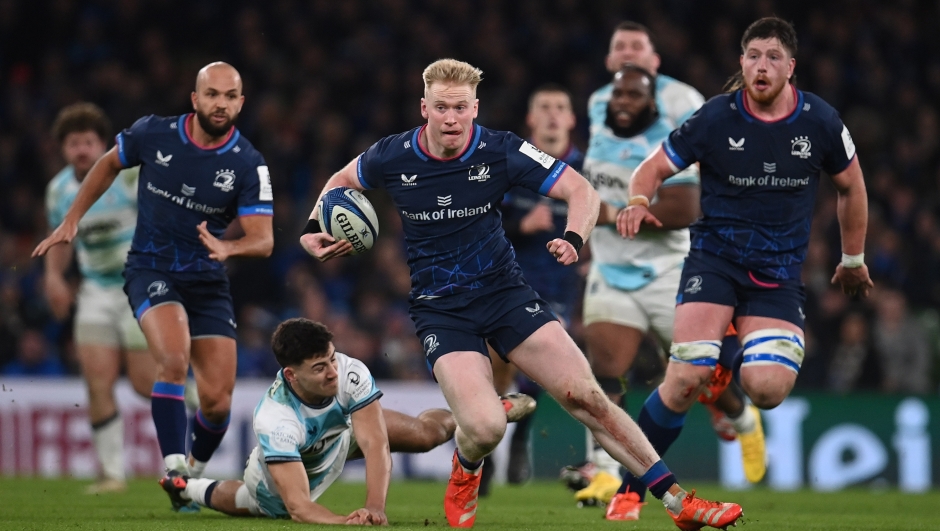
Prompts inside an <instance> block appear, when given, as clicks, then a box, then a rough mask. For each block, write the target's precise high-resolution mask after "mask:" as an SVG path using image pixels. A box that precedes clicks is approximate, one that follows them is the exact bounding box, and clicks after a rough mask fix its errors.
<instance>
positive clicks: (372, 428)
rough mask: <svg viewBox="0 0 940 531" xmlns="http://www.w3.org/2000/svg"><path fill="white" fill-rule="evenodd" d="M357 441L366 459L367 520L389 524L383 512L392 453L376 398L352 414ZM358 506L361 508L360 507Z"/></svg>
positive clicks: (383, 417) (376, 523) (383, 418)
mask: <svg viewBox="0 0 940 531" xmlns="http://www.w3.org/2000/svg"><path fill="white" fill-rule="evenodd" d="M351 418H352V429H353V433H354V434H355V435H356V443H357V444H358V445H359V449H360V450H362V455H363V457H365V460H366V506H365V507H364V509H365V510H366V511H368V514H369V523H371V524H372V525H388V518H387V517H386V516H385V499H386V497H387V496H388V483H389V481H390V479H391V477H392V454H391V453H390V452H391V451H390V449H389V444H388V430H387V428H386V427H385V416H384V415H383V414H382V405H381V404H379V401H378V400H374V401H373V402H372V403H370V404H369V405H367V406H366V407H364V408H362V409H358V410H356V411H354V412H353V414H352V415H351ZM360 510H361V509H360Z"/></svg>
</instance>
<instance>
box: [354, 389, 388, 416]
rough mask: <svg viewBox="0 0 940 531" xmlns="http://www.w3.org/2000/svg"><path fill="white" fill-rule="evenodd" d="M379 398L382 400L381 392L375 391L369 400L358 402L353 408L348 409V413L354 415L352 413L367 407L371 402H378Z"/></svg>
mask: <svg viewBox="0 0 940 531" xmlns="http://www.w3.org/2000/svg"><path fill="white" fill-rule="evenodd" d="M380 398H382V391H379V390H378V389H376V392H375V394H374V395H372V396H370V397H369V398H367V399H365V400H364V401H362V402H359V403H358V404H356V405H354V406H353V407H351V408H349V413H350V414H352V413H354V412H356V411H359V410H360V409H362V408H364V407H366V406H368V405H369V404H371V403H372V402H375V401H376V400H378V399H380Z"/></svg>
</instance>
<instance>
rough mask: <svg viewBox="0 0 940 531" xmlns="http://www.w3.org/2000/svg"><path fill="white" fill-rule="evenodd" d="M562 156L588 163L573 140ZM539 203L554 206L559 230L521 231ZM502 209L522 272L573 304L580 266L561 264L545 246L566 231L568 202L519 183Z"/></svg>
mask: <svg viewBox="0 0 940 531" xmlns="http://www.w3.org/2000/svg"><path fill="white" fill-rule="evenodd" d="M561 160H562V161H563V162H565V163H566V164H567V165H569V166H571V167H572V168H574V169H575V170H577V171H578V172H580V171H581V167H582V166H583V165H584V153H583V152H582V151H581V150H580V149H578V148H577V147H576V146H575V145H574V144H572V145H571V146H570V147H569V148H568V151H567V152H566V153H565V154H564V156H562V157H561ZM539 203H544V204H546V205H548V207H549V208H551V209H552V221H553V222H554V224H555V230H553V231H550V232H545V233H538V234H522V233H520V232H519V222H520V221H521V220H522V218H524V217H525V216H526V215H528V214H529V212H531V211H532V209H533V208H535V205H537V204H539ZM502 211H503V217H504V228H505V229H506V235H507V236H508V237H509V241H510V243H512V246H513V249H514V250H515V252H516V262H518V264H519V266H520V267H521V268H522V274H523V275H525V279H526V281H528V283H529V285H531V286H532V287H533V288H534V289H535V291H537V292H538V293H539V295H540V296H541V297H542V298H543V299H545V300H547V301H549V302H558V303H563V304H572V303H573V302H574V300H575V298H577V291H578V280H577V279H578V270H577V268H574V267H569V266H564V265H561V264H559V263H558V260H556V259H555V257H554V256H553V255H552V254H551V253H548V252H546V250H545V244H546V243H548V242H549V241H551V240H553V239H555V238H561V237H562V236H564V235H565V225H566V224H567V223H568V203H565V202H564V201H559V200H557V199H551V198H548V197H544V196H542V195H539V194H538V193H537V192H533V191H532V190H529V189H527V188H523V187H519V186H516V187H513V188H512V190H510V191H509V193H507V194H506V196H505V197H504V198H503V204H502Z"/></svg>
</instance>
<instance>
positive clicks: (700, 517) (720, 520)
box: [666, 490, 744, 531]
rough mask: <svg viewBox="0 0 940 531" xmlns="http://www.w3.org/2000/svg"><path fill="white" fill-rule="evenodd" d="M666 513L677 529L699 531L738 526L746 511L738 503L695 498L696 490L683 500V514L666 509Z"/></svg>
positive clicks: (686, 495)
mask: <svg viewBox="0 0 940 531" xmlns="http://www.w3.org/2000/svg"><path fill="white" fill-rule="evenodd" d="M666 513H668V514H669V516H670V517H672V521H673V522H675V523H676V527H678V528H679V529H682V530H683V531H698V530H699V529H701V528H703V527H705V526H711V527H716V528H718V529H727V528H728V526H729V525H730V526H736V525H737V524H736V523H735V522H737V520H738V518H741V515H742V514H743V513H744V511H743V510H742V509H741V506H740V505H738V504H736V503H722V502H713V501H708V500H705V499H702V498H696V497H695V490H692V492H687V493H686V494H685V498H683V499H682V512H680V513H679V514H672V511H670V510H668V509H666Z"/></svg>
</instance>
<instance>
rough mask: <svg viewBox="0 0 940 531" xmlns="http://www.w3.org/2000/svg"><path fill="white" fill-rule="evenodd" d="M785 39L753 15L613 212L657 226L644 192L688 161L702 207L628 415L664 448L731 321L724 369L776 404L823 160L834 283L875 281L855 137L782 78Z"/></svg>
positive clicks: (636, 488)
mask: <svg viewBox="0 0 940 531" xmlns="http://www.w3.org/2000/svg"><path fill="white" fill-rule="evenodd" d="M796 47H797V42H796V32H795V31H794V29H793V27H792V26H791V25H790V24H789V23H787V22H786V21H784V20H781V19H779V18H776V17H768V18H762V19H760V20H758V21H756V22H754V23H753V24H751V26H750V27H748V28H747V30H746V31H745V32H744V36H743V37H742V39H741V52H742V55H741V60H740V61H741V72H740V73H739V74H738V76H736V78H735V83H734V84H733V86H732V87H731V88H732V90H731V92H729V93H727V94H723V95H720V96H716V97H715V98H712V99H711V100H709V101H708V102H707V103H706V104H705V105H704V106H703V107H702V108H701V109H700V110H699V111H698V112H697V113H696V114H695V115H693V116H692V117H691V118H690V119H689V120H688V121H687V122H685V124H683V125H682V126H681V127H680V128H679V129H677V130H675V131H673V132H672V133H671V134H670V135H669V137H668V138H667V139H666V140H665V141H664V142H663V144H662V145H661V146H660V147H659V148H657V149H656V151H654V152H653V153H652V154H651V155H650V156H649V157H648V158H647V159H646V160H645V161H644V162H643V163H642V164H641V165H640V166H639V167H638V168H637V170H636V172H635V173H634V175H633V180H632V181H631V183H630V187H629V191H630V199H629V206H628V208H626V209H625V210H622V211H621V212H620V213H619V214H618V218H617V228H618V231H619V232H620V233H621V235H623V236H625V237H630V238H633V237H635V236H636V234H637V233H638V232H640V231H643V230H649V229H648V228H644V227H650V226H659V225H660V221H659V220H658V219H657V218H656V216H654V215H653V214H652V213H651V212H650V209H649V198H651V197H653V195H654V194H655V193H656V191H657V190H658V189H659V187H660V186H661V185H662V183H663V181H664V180H665V179H666V178H668V177H669V176H671V175H673V174H675V173H676V172H678V171H679V170H681V169H683V168H686V167H688V166H689V165H691V164H693V163H695V162H698V163H699V165H700V168H701V185H702V196H701V206H702V214H703V217H702V218H701V219H700V220H699V221H698V222H696V223H695V224H694V225H692V246H691V251H690V253H689V256H688V259H687V260H686V261H685V264H684V267H683V270H682V280H681V283H680V285H679V292H678V296H677V304H678V307H677V308H676V317H675V330H674V335H673V344H672V346H671V349H670V354H671V357H670V361H671V362H670V363H669V365H668V368H667V370H666V378H665V381H664V382H663V383H662V384H661V385H660V386H659V387H658V389H656V390H654V391H653V393H652V394H651V395H650V397H649V398H648V399H647V401H646V403H645V404H644V406H643V409H642V411H641V413H640V417H639V423H640V426H641V427H642V428H643V431H644V432H645V433H646V434H647V435H648V436H649V438H650V440H651V441H652V442H653V444H654V445H655V446H656V447H657V448H660V449H662V450H663V451H664V449H665V448H668V447H669V445H670V444H672V442H673V441H674V440H675V439H676V437H678V435H679V432H680V431H681V429H682V425H683V421H684V418H685V414H686V412H687V411H688V410H689V408H690V407H691V405H692V403H693V402H694V401H695V400H696V397H698V395H699V392H700V391H701V390H702V389H703V388H704V386H705V384H706V382H708V380H709V378H710V376H711V374H712V371H713V370H714V369H715V365H716V362H717V361H718V357H719V356H718V355H719V349H720V345H721V340H722V337H723V336H724V334H725V329H726V328H727V326H728V323H729V322H732V321H733V323H734V325H735V328H737V331H738V337H740V338H741V344H742V345H743V347H744V350H743V356H742V357H741V358H740V359H739V360H737V365H738V367H736V369H735V371H736V372H737V377H738V378H739V380H740V383H741V386H742V388H743V389H744V391H745V392H746V393H747V395H748V396H749V397H750V398H751V400H752V401H753V403H754V405H756V406H757V407H759V408H763V409H771V408H774V407H776V406H777V405H778V404H780V403H781V402H782V401H783V400H784V398H786V396H787V395H788V394H789V393H790V390H791V389H792V388H793V385H794V383H795V382H796V377H797V374H798V373H799V370H800V364H801V363H802V361H803V353H804V346H803V326H804V323H803V320H804V314H803V304H804V300H805V296H804V291H803V284H802V282H801V281H800V273H801V268H802V263H803V260H804V258H805V256H806V249H807V245H808V241H809V235H810V223H811V221H812V215H813V205H814V200H815V194H816V187H817V185H818V183H819V175H820V173H822V172H826V173H827V174H828V175H829V176H830V177H831V179H832V182H833V184H834V185H835V188H836V190H837V192H838V202H839V207H838V218H839V225H840V227H841V232H842V252H843V256H842V263H841V264H839V266H838V267H837V268H836V271H835V275H834V276H833V278H832V282H833V283H834V284H840V285H841V286H842V289H843V291H844V292H845V293H847V294H849V295H859V296H863V297H864V296H867V295H868V292H869V290H870V288H871V287H872V286H873V284H872V282H871V279H870V278H869V275H868V268H867V267H865V263H864V255H863V250H864V246H865V231H866V227H867V221H868V199H867V196H866V192H865V182H864V180H863V177H862V171H861V168H860V166H859V162H858V157H857V156H856V154H855V145H854V143H853V142H852V137H851V135H850V134H849V132H848V129H847V128H846V127H845V125H844V124H843V123H842V120H841V119H840V118H839V114H838V113H837V112H836V110H835V109H833V108H832V107H831V106H829V104H827V103H826V102H825V101H823V100H822V99H821V98H819V97H818V96H816V95H814V94H811V93H808V92H802V91H800V90H797V89H796V87H795V86H794V85H793V84H792V79H793V71H794V68H795V66H796V59H795V58H794V57H795V55H796ZM626 480H627V481H626V484H625V485H624V487H623V488H624V489H625V490H626V489H629V491H631V492H637V493H641V492H643V491H644V490H645V489H644V487H643V485H642V482H640V481H639V480H638V479H637V477H636V476H635V474H634V475H633V476H632V477H627V478H626Z"/></svg>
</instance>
